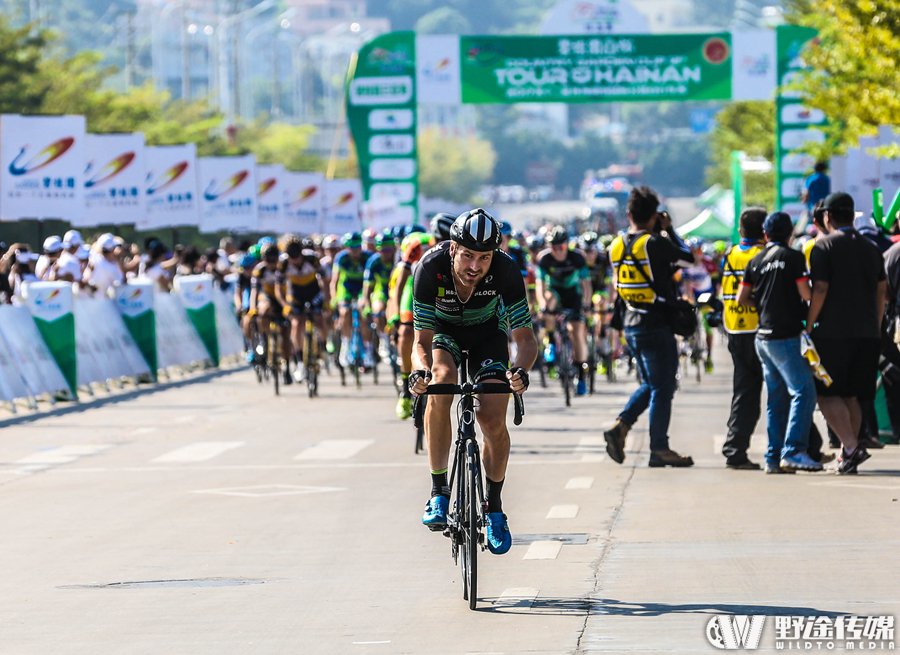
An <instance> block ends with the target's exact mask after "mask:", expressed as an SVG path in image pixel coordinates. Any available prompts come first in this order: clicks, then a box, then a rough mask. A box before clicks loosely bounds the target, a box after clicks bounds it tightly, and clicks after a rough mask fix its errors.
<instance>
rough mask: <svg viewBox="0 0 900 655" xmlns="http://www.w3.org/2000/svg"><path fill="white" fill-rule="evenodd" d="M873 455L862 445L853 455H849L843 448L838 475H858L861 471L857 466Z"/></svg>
mask: <svg viewBox="0 0 900 655" xmlns="http://www.w3.org/2000/svg"><path fill="white" fill-rule="evenodd" d="M870 457H871V455H870V454H869V453H868V451H867V450H866V449H865V448H863V447H862V446H857V447H856V450H854V451H853V454H852V455H848V454H847V453H846V452H844V450H843V448H842V449H841V457H840V459H839V460H838V467H837V472H838V475H856V474H857V473H859V471H858V470H857V467H858V466H859V465H860V464H862V463H863V462H865V461H866V460H867V459H869V458H870Z"/></svg>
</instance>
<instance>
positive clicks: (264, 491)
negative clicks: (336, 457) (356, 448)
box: [194, 484, 346, 498]
mask: <svg viewBox="0 0 900 655" xmlns="http://www.w3.org/2000/svg"><path fill="white" fill-rule="evenodd" d="M329 491H346V489H342V488H339V487H310V486H308V485H296V484H261V485H257V486H253V487H232V488H230V489H202V490H199V491H194V493H195V494H219V495H221V496H244V497H246V498H263V497H267V496H300V495H303V494H320V493H326V492H329Z"/></svg>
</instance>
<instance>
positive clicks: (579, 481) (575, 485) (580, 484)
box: [566, 476, 594, 489]
mask: <svg viewBox="0 0 900 655" xmlns="http://www.w3.org/2000/svg"><path fill="white" fill-rule="evenodd" d="M593 486H594V478H592V477H590V476H587V477H583V478H572V479H570V480H569V481H568V482H566V489H590V488H591V487H593Z"/></svg>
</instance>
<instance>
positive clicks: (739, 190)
mask: <svg viewBox="0 0 900 655" xmlns="http://www.w3.org/2000/svg"><path fill="white" fill-rule="evenodd" d="M743 161H744V153H743V152H741V151H740V150H732V151H731V189H732V191H733V192H734V225H733V226H732V228H731V243H733V244H737V243H738V242H739V241H740V240H741V233H740V229H739V228H740V222H741V220H740V219H741V211H742V210H743V209H744V168H743V167H742V166H741V164H742V163H743Z"/></svg>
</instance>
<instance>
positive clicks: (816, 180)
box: [800, 161, 831, 215]
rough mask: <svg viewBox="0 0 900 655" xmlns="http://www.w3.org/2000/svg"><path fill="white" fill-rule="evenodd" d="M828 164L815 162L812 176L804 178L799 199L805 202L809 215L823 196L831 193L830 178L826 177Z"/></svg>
mask: <svg viewBox="0 0 900 655" xmlns="http://www.w3.org/2000/svg"><path fill="white" fill-rule="evenodd" d="M827 171H828V164H827V163H826V162H824V161H820V162H816V165H815V167H814V168H813V174H812V175H810V176H809V177H807V178H806V182H805V184H804V188H803V191H801V193H800V195H801V199H802V200H804V201H805V202H806V208H807V211H809V213H810V215H811V214H812V212H813V207H814V206H815V204H816V203H817V202H819V201H820V200H824V199H825V196H827V195H828V194H829V193H831V178H830V177H828V172H827Z"/></svg>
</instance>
